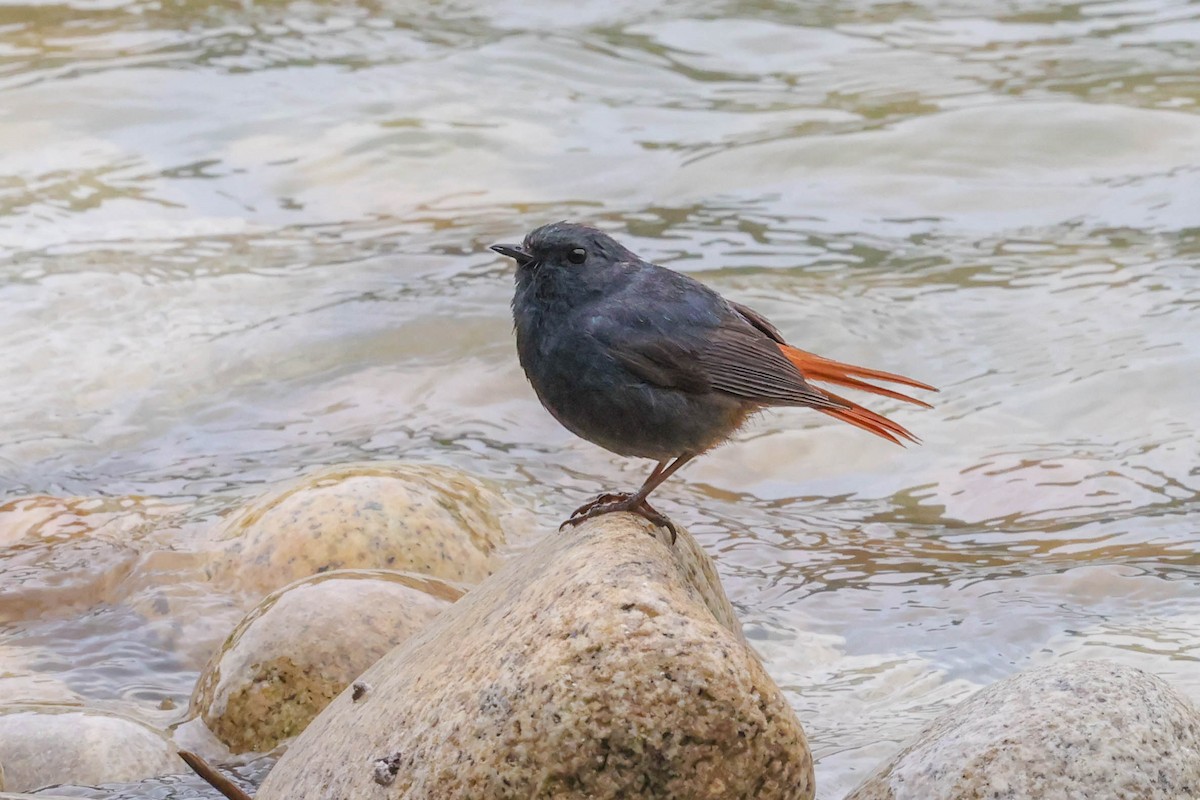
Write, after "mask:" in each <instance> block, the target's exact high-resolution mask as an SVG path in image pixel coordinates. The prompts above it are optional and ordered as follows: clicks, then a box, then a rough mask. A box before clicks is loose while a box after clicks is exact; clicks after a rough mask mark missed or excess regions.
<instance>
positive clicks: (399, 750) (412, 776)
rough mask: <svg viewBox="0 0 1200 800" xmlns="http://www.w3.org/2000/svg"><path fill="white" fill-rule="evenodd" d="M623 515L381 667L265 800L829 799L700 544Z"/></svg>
mask: <svg viewBox="0 0 1200 800" xmlns="http://www.w3.org/2000/svg"><path fill="white" fill-rule="evenodd" d="M669 540H670V534H668V533H667V532H665V531H662V530H657V529H655V528H653V527H651V526H650V525H649V524H648V523H645V522H644V521H643V520H641V519H639V518H637V517H633V516H631V515H626V514H610V515H606V516H604V517H600V518H598V519H596V520H593V521H591V522H588V523H585V524H584V525H582V526H580V527H579V528H577V529H574V530H570V531H567V532H565V533H562V534H554V535H551V536H549V537H547V538H546V539H545V540H543V541H542V542H540V543H538V544H537V545H535V546H533V547H532V548H530V549H528V550H527V551H526V552H524V553H522V554H521V555H519V556H517V557H515V558H514V559H513V560H512V561H511V562H510V563H508V564H507V565H505V567H504V568H502V570H501V571H500V572H498V573H497V574H495V575H493V576H492V577H491V578H489V579H488V580H487V581H485V582H483V583H482V584H480V585H479V586H478V587H476V588H474V589H473V590H472V591H471V592H469V593H468V594H467V595H466V596H464V597H463V599H461V600H459V601H458V602H457V603H456V604H455V605H453V606H451V607H450V608H449V609H447V610H446V611H445V612H444V613H443V614H442V615H441V616H440V617H439V618H438V619H437V620H436V621H435V622H434V623H433V624H432V625H430V626H429V627H428V628H426V629H425V630H424V631H423V632H421V633H419V634H417V635H416V636H414V637H413V638H411V639H409V640H408V641H407V642H405V643H404V644H402V645H400V646H399V647H398V648H396V649H395V650H393V651H392V652H391V653H389V654H388V655H387V656H385V657H384V658H383V659H381V660H380V661H378V662H377V663H376V664H375V665H374V666H373V667H371V669H369V670H367V672H365V673H364V674H363V675H362V676H361V677H360V678H359V680H358V681H356V682H355V684H356V687H357V688H354V689H348V690H347V691H345V692H343V693H342V694H341V695H339V696H338V697H337V698H336V699H335V700H334V701H333V702H332V703H331V704H330V705H329V707H327V708H326V709H325V711H324V712H322V713H321V714H320V715H319V716H318V717H317V718H316V719H315V720H314V721H313V722H312V724H310V725H309V727H308V729H307V730H305V732H304V733H303V734H301V735H300V736H299V737H297V738H296V739H295V741H294V742H293V743H292V745H291V746H290V747H289V749H288V751H287V753H286V754H284V756H283V758H282V759H280V761H279V763H278V764H277V765H276V766H275V768H274V770H273V771H272V772H271V774H270V775H268V776H267V780H266V781H265V782H264V784H263V786H262V788H261V790H260V791H259V793H258V796H257V797H258V800H285V799H286V800H298V799H299V798H313V799H314V800H317V798H329V797H377V798H382V797H393V798H399V797H403V798H413V799H415V798H430V800H432V799H433V798H437V799H438V800H455V799H456V798H481V800H482V799H483V798H488V799H489V800H491V799H493V798H550V797H554V798H568V799H569V798H580V799H581V800H582V798H592V799H593V800H600V799H602V798H629V797H637V798H684V797H686V798H694V799H695V800H705V799H708V798H712V799H714V800H715V799H716V798H757V799H758V800H773V799H774V798H797V799H801V798H811V797H812V796H813V773H812V757H811V755H810V753H809V750H808V745H807V743H806V741H805V738H804V732H803V730H802V729H801V727H800V723H799V721H798V720H797V719H796V715H795V713H794V712H793V711H792V709H791V707H790V706H789V705H788V703H787V701H786V700H785V698H784V696H783V694H782V692H781V691H780V690H779V688H778V687H777V686H776V685H775V684H774V683H773V682H772V681H771V678H770V677H769V676H768V675H767V673H766V672H765V671H764V669H763V666H762V664H761V662H760V661H759V659H758V657H757V656H756V655H755V654H754V652H753V651H752V650H751V649H750V648H749V647H748V646H747V644H746V642H745V640H744V639H743V637H742V635H741V631H740V628H739V625H738V622H737V620H736V618H735V617H734V614H733V610H732V608H731V607H730V605H729V601H728V600H727V599H726V597H725V594H724V592H723V591H722V589H721V585H720V583H719V582H718V580H717V577H716V574H715V569H714V567H713V563H712V561H711V560H709V558H708V557H707V556H706V555H705V554H704V553H703V551H702V550H701V549H700V547H699V546H698V545H697V544H696V542H695V540H694V539H693V538H692V537H691V535H690V534H688V533H687V532H686V531H680V535H679V540H678V542H677V543H676V544H675V545H674V546H672V545H671V544H670V543H669Z"/></svg>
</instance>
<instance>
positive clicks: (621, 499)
mask: <svg viewBox="0 0 1200 800" xmlns="http://www.w3.org/2000/svg"><path fill="white" fill-rule="evenodd" d="M635 499H636V498H635V496H634V495H630V494H625V493H623V492H620V493H615V494H602V495H600V496H599V497H597V498H596V499H595V500H592V501H591V502H589V503H584V504H583V505H581V506H580V507H579V508H577V509H575V511H574V513H572V514H571V517H570V518H569V519H567V520H566V521H565V522H563V524H562V525H559V526H558V529H559V530H560V531H561V530H562V529H563V528H566V527H567V526H568V525H570V526H571V527H574V526H576V525H578V524H579V523H581V522H583V521H584V520H589V519H595V518H596V517H599V516H602V515H604V514H612V513H613V512H616V511H628V512H629V513H630V514H637V515H638V516H639V517H642V518H643V519H646V520H649V521H650V523H651V524H653V525H657V526H658V527H660V528H666V529H667V530H669V531H670V532H671V544H675V540H676V539H677V538H678V536H679V534H678V532H677V531H676V530H675V523H673V522H671V520H669V519H668V518H667V516H666V515H665V514H662V513H660V512H659V511H657V510H656V509H655V508H654V507H653V506H651V505H650V504H649V503H648V502H646V501H645V500H641V501H638V502H634V501H635Z"/></svg>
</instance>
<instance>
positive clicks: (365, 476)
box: [208, 464, 505, 598]
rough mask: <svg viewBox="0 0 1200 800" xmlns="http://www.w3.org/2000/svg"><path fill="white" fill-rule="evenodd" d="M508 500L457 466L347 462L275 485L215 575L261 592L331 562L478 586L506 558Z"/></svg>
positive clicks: (253, 509) (243, 520)
mask: <svg viewBox="0 0 1200 800" xmlns="http://www.w3.org/2000/svg"><path fill="white" fill-rule="evenodd" d="M504 505H505V504H504V501H503V499H502V498H501V497H500V496H499V495H498V494H496V493H495V492H492V491H491V490H489V489H487V488H485V487H484V486H483V485H482V484H481V483H479V482H478V481H476V480H474V479H472V478H469V477H467V476H466V475H464V474H462V473H460V472H457V471H455V470H451V469H446V468H442V467H434V466H427V465H417V464H390V465H389V464H365V465H351V466H342V467H337V468H334V469H329V470H325V471H323V472H320V473H317V474H315V475H310V476H308V477H306V478H305V479H303V480H301V481H299V482H297V483H294V484H291V485H289V486H286V487H284V488H282V489H280V490H278V491H275V492H272V493H271V494H270V495H269V496H268V497H266V498H264V499H261V500H259V501H256V502H254V503H252V504H251V505H250V506H249V507H247V508H246V509H244V510H243V511H242V512H241V513H239V514H237V515H236V516H235V517H234V518H233V519H232V520H231V521H230V522H229V523H228V525H227V526H226V527H225V531H224V533H223V538H224V539H225V540H226V543H225V546H224V551H223V552H222V553H221V554H219V555H218V556H216V557H215V558H214V560H213V561H212V562H211V563H210V565H209V569H208V572H209V575H210V576H211V578H212V579H213V580H214V581H215V582H217V583H219V584H223V585H225V586H227V587H230V588H232V589H234V590H235V591H242V592H245V593H248V594H251V595H253V596H254V597H256V598H257V597H261V596H262V595H264V594H266V593H267V592H271V591H274V590H275V589H278V588H280V587H281V586H284V585H286V584H288V583H291V582H292V581H295V580H298V579H300V578H307V577H308V576H310V575H317V574H320V573H323V572H328V571H329V570H334V569H391V570H400V571H406V572H420V573H423V574H425V575H433V576H435V577H439V578H445V579H446V580H452V581H458V582H462V583H468V584H472V583H477V582H478V581H480V580H482V579H483V578H485V577H487V576H488V575H490V574H491V573H492V572H494V571H495V570H496V568H497V567H499V565H500V558H499V556H498V554H497V549H498V548H499V547H500V546H501V545H502V544H503V543H504V539H505V537H504V531H503V527H502V524H501V521H500V517H499V516H498V513H497V512H498V509H500V508H503V507H504Z"/></svg>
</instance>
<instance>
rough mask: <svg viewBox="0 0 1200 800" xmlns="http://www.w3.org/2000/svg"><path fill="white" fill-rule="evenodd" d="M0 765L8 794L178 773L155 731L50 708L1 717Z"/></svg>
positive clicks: (106, 716) (174, 758)
mask: <svg viewBox="0 0 1200 800" xmlns="http://www.w3.org/2000/svg"><path fill="white" fill-rule="evenodd" d="M0 761H2V762H3V763H4V769H5V786H6V787H7V789H8V791H11V792H29V791H33V790H35V789H39V788H42V787H44V786H54V785H57V784H60V783H72V784H93V785H94V784H99V783H118V782H123V781H137V780H141V779H142V778H147V777H151V776H154V775H169V774H172V773H175V772H179V758H178V756H176V755H175V748H174V747H172V746H171V744H170V743H169V742H168V741H167V740H166V738H165V737H164V736H163V735H162V734H161V733H159V732H158V731H154V730H151V729H150V728H148V727H146V726H145V725H142V724H141V723H138V722H135V721H133V720H131V719H126V718H125V717H121V716H118V715H116V714H109V713H105V712H100V711H84V710H81V709H73V708H68V709H61V708H54V707H51V706H40V707H39V706H30V707H28V708H21V707H14V708H12V709H4V710H3V712H0Z"/></svg>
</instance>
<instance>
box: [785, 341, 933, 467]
mask: <svg viewBox="0 0 1200 800" xmlns="http://www.w3.org/2000/svg"><path fill="white" fill-rule="evenodd" d="M779 349H780V350H782V351H783V354H784V355H785V356H787V359H788V361H791V362H792V364H793V365H794V366H795V367H796V369H798V370H800V374H801V375H803V376H804V377H805V379H806V380H813V381H822V382H825V383H834V384H837V385H839V386H849V387H851V388H854V389H861V390H863V391H864V392H870V393H871V394H878V395H882V396H884V397H891V398H893V399H896V400H903V401H904V402H906V403H913V404H915V405H918V406H921V407H922V408H933V406H931V405H929V403H926V402H924V401H923V400H918V399H917V398H915V397H909V396H908V395H906V394H902V393H900V392H897V391H895V390H892V389H888V388H885V387H883V386H876V385H875V384H873V383H867V382H866V381H864V380H860V378H871V379H872V380H877V381H889V382H891V383H899V384H902V385H904V386H912V387H913V388H915V389H927V390H929V391H931V392H936V391H937V389H935V388H933V387H932V386H930V385H929V384H926V383H921V382H920V381H914V380H913V379H912V378H906V377H904V376H903V375H896V374H895V373H891V372H883V371H881V370H877V369H867V368H866V367H856V366H854V365H853V364H843V363H842V362H840V361H834V360H833V359H830V358H822V357H821V356H818V355H814V354H813V353H808V352H805V351H804V350H799V349H797V348H795V347H792V346H791V345H788V344H781V345H779ZM822 391H824V390H822ZM824 394H825V395H827V396H828V397H829V399H831V400H836V401H837V402H839V403H844V404H845V405H846V408H844V409H843V408H818V409H817V411H820V412H821V413H822V414H828V415H829V416H831V417H834V418H835V419H840V420H841V421H842V422H848V423H850V424H851V425H854V426H855V427H857V428H862V429H863V430H864V431H870V432H871V433H873V434H875V435H876V436H880V437H882V438H884V439H887V440H888V441H889V442H894V443H896V444H903V442H901V441H900V440H901V439H907V440H908V441H910V442H919V441H920V439H918V438H917V437H916V436H913V435H912V434H911V433H910V432H909V431H908V429H907V428H905V427H904V426H903V425H899V424H897V423H895V422H892V421H891V420H890V419H888V418H887V417H885V416H883V415H882V414H876V413H875V412H874V411H871V410H869V409H866V408H863V407H862V406H860V405H858V404H857V403H853V402H851V401H849V400H847V399H846V398H844V397H839V396H838V395H836V394H834V393H833V392H824Z"/></svg>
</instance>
